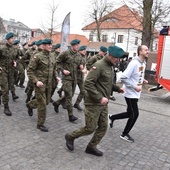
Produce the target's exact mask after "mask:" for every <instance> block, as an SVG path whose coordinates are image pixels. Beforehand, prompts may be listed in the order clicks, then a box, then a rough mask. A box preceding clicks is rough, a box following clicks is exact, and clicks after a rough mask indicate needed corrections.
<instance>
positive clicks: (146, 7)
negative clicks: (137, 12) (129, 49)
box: [142, 0, 153, 48]
mask: <svg viewBox="0 0 170 170" xmlns="http://www.w3.org/2000/svg"><path fill="white" fill-rule="evenodd" d="M152 5H153V0H143V32H142V45H146V46H147V47H148V48H150V45H151V44H150V42H151V38H152V31H151V30H152V29H151V26H152V23H151V22H152V21H151V18H152V16H151V10H152Z"/></svg>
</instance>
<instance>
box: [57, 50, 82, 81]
mask: <svg viewBox="0 0 170 170" xmlns="http://www.w3.org/2000/svg"><path fill="white" fill-rule="evenodd" d="M81 64H83V63H82V58H81V56H80V53H79V52H73V51H72V50H67V51H64V52H62V53H61V54H60V55H59V56H58V58H57V60H56V67H57V70H58V71H62V72H63V70H68V71H70V74H69V75H65V74H63V76H62V80H70V81H71V80H77V74H78V73H77V72H78V70H80V65H81Z"/></svg>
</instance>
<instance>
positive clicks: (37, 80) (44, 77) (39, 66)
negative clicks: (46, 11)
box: [26, 39, 58, 132]
mask: <svg viewBox="0 0 170 170" xmlns="http://www.w3.org/2000/svg"><path fill="white" fill-rule="evenodd" d="M42 44H43V45H44V47H43V51H42V52H40V53H37V54H35V55H34V56H33V57H31V60H30V63H29V65H28V71H27V73H28V77H29V80H30V81H32V82H33V83H34V84H35V96H36V97H35V99H34V100H31V101H29V102H28V103H27V104H26V106H27V108H28V114H29V115H30V116H32V115H33V109H34V108H37V113H38V121H37V128H38V129H40V130H41V131H43V132H48V128H47V127H45V126H44V123H45V120H46V105H47V104H48V103H49V101H50V98H51V87H52V77H53V74H56V72H54V69H53V67H54V64H55V63H53V62H52V59H51V49H52V40H51V39H44V40H42ZM57 80H58V77H57V75H56V81H57Z"/></svg>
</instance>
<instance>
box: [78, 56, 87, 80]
mask: <svg viewBox="0 0 170 170" xmlns="http://www.w3.org/2000/svg"><path fill="white" fill-rule="evenodd" d="M80 57H81V60H82V64H83V66H85V64H86V56H84V55H83V54H80ZM77 79H78V80H83V79H84V74H83V72H82V70H80V69H78V72H77Z"/></svg>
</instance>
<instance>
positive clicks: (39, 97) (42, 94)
mask: <svg viewBox="0 0 170 170" xmlns="http://www.w3.org/2000/svg"><path fill="white" fill-rule="evenodd" d="M28 104H29V106H30V107H31V108H33V109H35V108H37V114H38V120H37V124H38V125H43V124H44V123H45V120H46V105H47V91H46V88H45V89H44V88H43V89H42V88H39V87H36V86H35V99H33V100H31V101H29V102H28Z"/></svg>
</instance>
